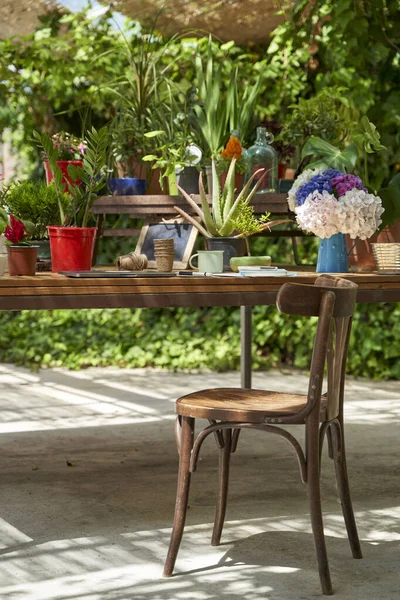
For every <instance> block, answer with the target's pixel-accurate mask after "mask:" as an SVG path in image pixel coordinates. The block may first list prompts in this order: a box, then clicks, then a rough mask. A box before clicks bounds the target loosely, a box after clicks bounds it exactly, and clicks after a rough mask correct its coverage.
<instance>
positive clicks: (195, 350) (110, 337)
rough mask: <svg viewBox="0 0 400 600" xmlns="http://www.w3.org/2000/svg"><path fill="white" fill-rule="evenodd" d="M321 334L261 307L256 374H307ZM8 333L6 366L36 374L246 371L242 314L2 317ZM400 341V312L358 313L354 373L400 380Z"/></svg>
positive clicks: (0, 327) (1, 351)
mask: <svg viewBox="0 0 400 600" xmlns="http://www.w3.org/2000/svg"><path fill="white" fill-rule="evenodd" d="M254 241H257V242H258V241H264V242H265V240H262V239H261V238H257V239H256V240H254ZM264 253H265V250H264ZM268 253H269V254H270V253H271V252H270V248H268ZM271 254H272V253H271ZM314 327H315V323H314V324H313V323H310V320H309V319H307V318H300V317H296V318H290V317H287V316H285V315H282V314H280V313H278V311H277V310H276V309H275V308H274V307H268V306H256V307H254V309H253V345H252V359H253V366H254V369H269V368H276V367H281V366H295V367H298V368H301V369H307V368H308V367H309V364H310V358H311V352H312V348H311V336H312V333H313V331H314ZM0 331H1V335H0V361H2V362H12V363H16V364H19V365H24V366H26V367H30V368H33V369H37V368H39V367H41V366H42V367H67V368H70V369H81V368H85V367H89V366H117V367H121V368H123V367H157V368H163V369H169V370H178V369H212V370H219V371H225V370H228V369H238V368H239V363H240V316H239V310H238V309H235V308H221V307H214V308H199V309H195V310H193V309H184V308H178V309H162V310H161V309H151V310H148V309H137V310H135V311H131V310H128V309H118V310H112V309H106V310H84V311H67V310H55V311H22V312H20V313H15V312H1V313H0ZM89 338H90V344H88V343H87V340H88V339H89ZM132 340H134V342H132ZM399 340H400V307H399V306H398V305H396V304H390V305H389V304H383V305H382V304H376V305H371V304H368V305H366V304H364V305H362V304H361V305H358V306H357V309H356V313H355V316H354V321H353V330H352V336H351V339H350V351H349V357H348V361H347V373H348V374H351V375H355V376H360V377H369V378H373V379H400V363H399V360H398V357H399V354H400V343H399Z"/></svg>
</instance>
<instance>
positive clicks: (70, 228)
mask: <svg viewBox="0 0 400 600" xmlns="http://www.w3.org/2000/svg"><path fill="white" fill-rule="evenodd" d="M35 137H36V139H37V141H38V142H39V144H40V145H41V146H42V148H43V149H44V151H45V152H46V155H47V157H48V160H49V163H50V168H51V170H52V172H53V174H54V179H53V181H54V185H55V187H56V190H57V194H58V208H59V211H60V222H61V223H62V225H61V226H56V225H55V226H49V227H47V229H48V232H49V237H50V250H51V261H52V268H53V271H55V272H59V271H89V270H90V269H91V264H92V255H93V248H94V240H95V233H96V228H95V227H88V224H89V217H90V209H91V207H92V204H93V202H94V200H95V199H96V198H97V196H98V194H99V192H101V191H102V190H103V189H104V186H105V185H106V179H107V169H106V165H107V152H108V143H109V138H108V130H107V127H103V128H102V129H100V130H99V131H97V130H96V129H95V128H94V127H93V128H92V129H91V130H90V131H88V132H87V135H86V139H85V154H84V157H83V161H82V166H81V167H79V166H76V165H69V167H68V175H69V177H70V178H71V180H72V182H73V183H72V185H71V184H70V183H68V193H69V195H70V200H71V202H70V208H69V210H68V211H67V212H66V211H65V210H64V205H63V202H62V200H61V198H62V194H63V191H64V189H63V173H62V172H61V170H60V169H59V168H58V167H57V160H58V150H57V148H56V147H54V146H53V144H52V141H51V139H50V138H49V136H48V135H46V134H44V133H43V134H41V135H40V134H39V133H37V132H36V133H35ZM79 180H80V182H81V183H80V184H79V185H75V183H76V182H77V181H79Z"/></svg>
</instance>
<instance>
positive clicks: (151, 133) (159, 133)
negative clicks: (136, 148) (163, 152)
mask: <svg viewBox="0 0 400 600" xmlns="http://www.w3.org/2000/svg"><path fill="white" fill-rule="evenodd" d="M162 135H164V136H165V135H166V133H165V131H164V130H163V129H159V130H158V131H148V132H147V133H145V134H144V137H146V138H153V137H157V136H162Z"/></svg>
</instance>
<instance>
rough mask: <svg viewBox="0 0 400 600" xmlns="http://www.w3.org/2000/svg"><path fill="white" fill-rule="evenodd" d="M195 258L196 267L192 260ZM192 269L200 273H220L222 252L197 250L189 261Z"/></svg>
mask: <svg viewBox="0 0 400 600" xmlns="http://www.w3.org/2000/svg"><path fill="white" fill-rule="evenodd" d="M196 257H197V267H196V265H194V264H193V263H192V260H193V259H194V258H196ZM189 265H190V266H191V267H192V269H196V268H198V270H199V271H200V272H202V273H222V272H223V270H224V251H223V250H199V251H198V252H197V254H193V256H192V257H191V258H190V260H189Z"/></svg>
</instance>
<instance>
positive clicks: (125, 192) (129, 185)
mask: <svg viewBox="0 0 400 600" xmlns="http://www.w3.org/2000/svg"><path fill="white" fill-rule="evenodd" d="M108 187H109V188H110V192H111V195H112V196H143V195H144V194H145V193H146V180H145V179H138V178H137V177H123V178H117V177H113V178H111V179H109V180H108Z"/></svg>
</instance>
